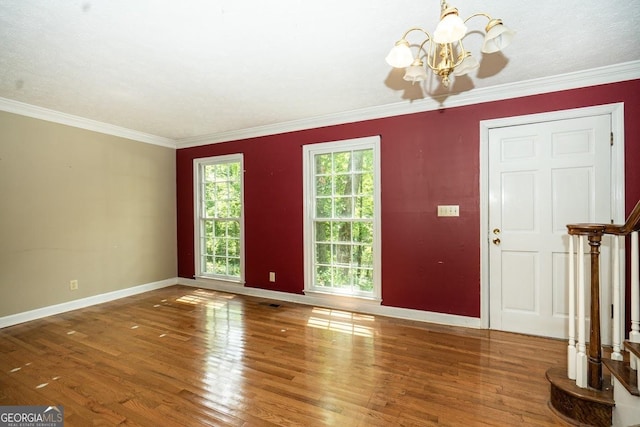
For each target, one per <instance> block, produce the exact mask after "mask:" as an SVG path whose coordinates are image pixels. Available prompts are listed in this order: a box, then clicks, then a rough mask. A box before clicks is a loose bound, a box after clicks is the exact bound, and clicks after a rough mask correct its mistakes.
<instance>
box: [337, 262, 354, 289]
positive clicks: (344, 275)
mask: <svg viewBox="0 0 640 427" xmlns="http://www.w3.org/2000/svg"><path fill="white" fill-rule="evenodd" d="M333 287H334V288H350V287H351V269H350V268H348V267H334V268H333Z"/></svg>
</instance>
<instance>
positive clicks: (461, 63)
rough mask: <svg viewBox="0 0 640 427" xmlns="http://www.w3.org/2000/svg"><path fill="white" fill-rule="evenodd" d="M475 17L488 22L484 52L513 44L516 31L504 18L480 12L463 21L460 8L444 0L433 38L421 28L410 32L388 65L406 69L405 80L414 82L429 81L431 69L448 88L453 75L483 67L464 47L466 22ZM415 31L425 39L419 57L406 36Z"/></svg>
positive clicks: (494, 50)
mask: <svg viewBox="0 0 640 427" xmlns="http://www.w3.org/2000/svg"><path fill="white" fill-rule="evenodd" d="M475 17H484V18H486V19H487V20H488V21H489V22H488V23H487V25H486V27H485V37H484V42H483V43H482V52H483V53H494V52H498V51H500V50H502V49H504V48H505V47H507V46H508V45H509V44H511V40H512V39H513V36H514V34H515V32H514V31H512V30H510V29H509V28H507V27H506V26H505V25H503V23H502V20H501V19H494V18H492V17H491V16H490V15H488V14H486V13H484V12H480V13H475V14H473V15H471V16H469V17H468V18H466V19H465V20H462V18H460V16H459V14H458V9H457V8H455V7H450V6H449V5H448V4H447V2H446V0H441V2H440V22H439V23H438V25H437V27H436V29H435V31H434V32H433V36H431V34H429V33H428V32H427V31H425V30H423V29H422V28H418V27H414V28H410V29H408V30H407V31H405V33H404V34H403V35H402V38H401V39H400V40H398V41H397V42H396V44H395V46H394V47H393V48H392V49H391V51H390V52H389V54H388V55H387V57H386V61H387V63H388V64H389V65H391V66H392V67H395V68H405V74H404V77H403V78H404V80H407V81H410V82H413V83H415V82H420V81H424V80H426V79H427V69H426V67H428V68H429V69H431V70H432V71H433V72H434V74H436V75H438V76H439V77H440V79H441V80H442V85H443V86H444V87H446V88H448V87H449V76H450V75H453V76H462V75H465V74H467V73H468V72H470V71H472V70H475V69H476V68H478V67H479V66H480V62H478V60H477V59H476V58H475V57H473V56H471V53H470V52H468V51H466V50H465V48H464V46H463V44H462V39H463V38H464V37H465V36H466V35H467V25H466V23H467V22H468V21H469V20H470V19H472V18H475ZM413 32H419V33H422V34H423V35H424V36H425V38H424V40H423V41H422V42H421V43H420V45H419V47H418V51H417V54H416V56H414V55H413V53H412V51H411V47H412V46H416V45H410V44H409V42H408V41H407V37H408V36H409V34H410V33H413ZM425 63H426V67H425Z"/></svg>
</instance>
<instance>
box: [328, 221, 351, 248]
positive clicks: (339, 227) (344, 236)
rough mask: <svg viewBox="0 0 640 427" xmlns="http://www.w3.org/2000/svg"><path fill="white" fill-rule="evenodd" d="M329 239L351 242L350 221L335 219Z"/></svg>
mask: <svg viewBox="0 0 640 427" xmlns="http://www.w3.org/2000/svg"><path fill="white" fill-rule="evenodd" d="M332 229H333V233H332V234H331V240H332V241H334V242H349V243H350V242H351V223H350V222H340V221H336V222H334V223H333V227H332Z"/></svg>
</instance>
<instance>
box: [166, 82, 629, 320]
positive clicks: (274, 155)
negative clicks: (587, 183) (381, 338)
mask: <svg viewBox="0 0 640 427" xmlns="http://www.w3.org/2000/svg"><path fill="white" fill-rule="evenodd" d="M615 102H624V103H625V149H626V153H625V154H626V165H625V170H626V209H627V213H628V212H629V211H630V210H631V209H632V208H633V206H634V205H635V203H636V201H637V200H638V199H640V168H638V167H637V165H638V163H639V161H640V80H634V81H630V82H622V83H615V84H609V85H602V86H595V87H589V88H583V89H576V90H569V91H563V92H557V93H551V94H544V95H536V96H529V97H524V98H518V99H511V100H505V101H497V102H488V103H483V104H477V105H472V106H466V107H458V108H451V109H444V110H440V111H431V112H426V113H417V114H411V115H405V116H398V117H391V118H385V119H378V120H370V121H365V122H359V123H352V124H345V125H339V126H331V127H325V128H318V129H310V130H305V131H299V132H292V133H286V134H280V135H272V136H265V137H260V138H251V139H246V140H240V141H233V142H225V143H220V144H212V145H207V146H200V147H194V148H184V149H179V150H178V152H177V160H176V162H177V185H178V190H177V197H178V200H177V206H178V275H179V276H180V277H186V278H193V276H194V258H193V248H194V242H193V226H194V223H193V218H194V217H193V188H192V187H193V171H192V167H193V159H194V158H199V157H208V156H213V155H220V154H229V153H244V162H245V163H244V166H245V170H246V173H245V231H246V236H245V238H246V240H245V256H246V270H245V272H246V286H249V287H257V288H263V289H272V290H278V291H283V292H292V293H301V292H302V289H303V287H304V285H303V280H304V278H303V246H302V245H303V243H302V212H303V209H302V208H303V206H302V203H303V201H302V145H304V144H313V143H318V142H327V141H335V140H341V139H349V138H357V137H362V136H370V135H380V136H381V141H382V142H381V167H382V173H381V175H382V284H383V285H382V297H383V305H387V306H394V307H403V308H411V309H418V310H427V311H433V312H440V313H449V314H456V315H462V316H471V317H480V248H479V240H480V237H479V235H480V212H479V209H480V195H479V188H480V183H479V170H480V162H479V140H480V135H479V122H480V121H481V120H487V119H495V118H502V117H511V116H519V115H524V114H533V113H541V112H548V111H554V110H565V109H571V108H578V107H586V106H593V105H601V104H610V103H615ZM439 204H457V205H460V217H456V218H438V217H437V216H436V206H437V205H439ZM269 271H275V272H276V274H277V276H276V277H277V282H276V283H270V282H269V281H268V278H269Z"/></svg>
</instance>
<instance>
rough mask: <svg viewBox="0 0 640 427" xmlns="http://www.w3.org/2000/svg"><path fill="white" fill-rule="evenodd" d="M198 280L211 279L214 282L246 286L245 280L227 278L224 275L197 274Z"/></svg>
mask: <svg viewBox="0 0 640 427" xmlns="http://www.w3.org/2000/svg"><path fill="white" fill-rule="evenodd" d="M195 279H196V280H210V281H212V282H224V283H227V284H231V285H237V286H244V285H245V283H246V282H245V281H244V280H233V279H225V278H223V277H215V276H195Z"/></svg>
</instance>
